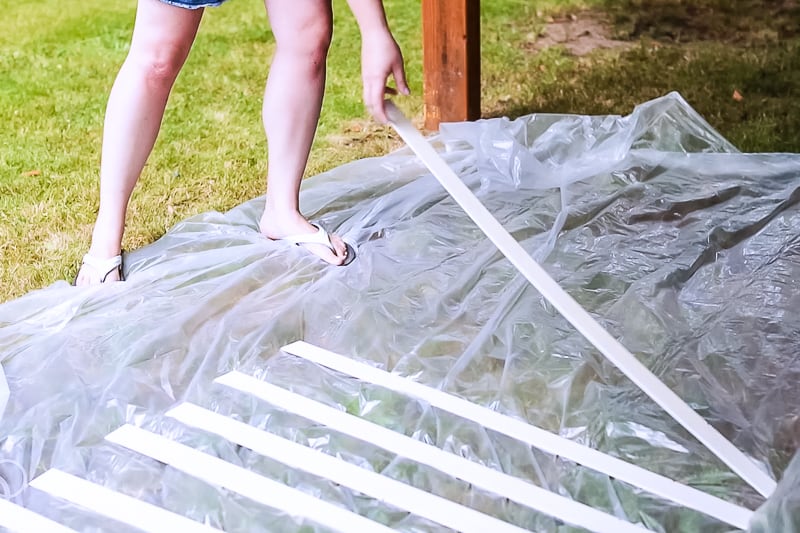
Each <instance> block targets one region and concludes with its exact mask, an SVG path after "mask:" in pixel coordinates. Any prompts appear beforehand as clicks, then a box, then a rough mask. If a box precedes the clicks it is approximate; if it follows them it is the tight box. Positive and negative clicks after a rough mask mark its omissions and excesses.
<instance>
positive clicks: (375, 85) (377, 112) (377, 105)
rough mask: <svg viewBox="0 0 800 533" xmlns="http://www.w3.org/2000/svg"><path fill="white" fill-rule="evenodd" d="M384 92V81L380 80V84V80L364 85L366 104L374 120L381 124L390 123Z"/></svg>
mask: <svg viewBox="0 0 800 533" xmlns="http://www.w3.org/2000/svg"><path fill="white" fill-rule="evenodd" d="M384 91H385V84H384V80H380V82H378V80H370V81H368V82H367V83H365V84H364V102H365V103H366V104H367V108H368V109H369V112H370V113H371V114H372V116H373V118H375V120H377V121H378V122H380V123H381V124H386V123H387V122H388V121H389V120H388V118H387V117H386V109H384V104H383V95H384Z"/></svg>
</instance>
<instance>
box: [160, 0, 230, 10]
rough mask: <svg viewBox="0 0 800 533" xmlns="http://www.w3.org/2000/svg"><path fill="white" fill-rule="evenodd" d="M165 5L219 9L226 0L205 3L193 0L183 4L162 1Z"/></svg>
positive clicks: (168, 0) (167, 0) (171, 0)
mask: <svg viewBox="0 0 800 533" xmlns="http://www.w3.org/2000/svg"><path fill="white" fill-rule="evenodd" d="M160 1H161V2H163V3H165V4H169V5H171V6H176V7H182V8H184V9H200V8H202V7H219V6H221V5H222V4H223V3H224V2H226V0H217V1H209V0H206V1H205V2H203V1H199V2H193V1H191V0H187V1H184V2H182V1H181V0H160Z"/></svg>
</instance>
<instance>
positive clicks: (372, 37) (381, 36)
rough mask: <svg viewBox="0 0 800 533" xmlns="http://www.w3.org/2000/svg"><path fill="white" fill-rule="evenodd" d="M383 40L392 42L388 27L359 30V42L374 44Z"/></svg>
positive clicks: (392, 38)
mask: <svg viewBox="0 0 800 533" xmlns="http://www.w3.org/2000/svg"><path fill="white" fill-rule="evenodd" d="M385 40H392V41H394V37H392V34H391V32H390V31H389V28H388V26H381V27H375V26H370V27H369V28H366V29H362V30H361V41H362V42H364V43H374V42H380V41H385Z"/></svg>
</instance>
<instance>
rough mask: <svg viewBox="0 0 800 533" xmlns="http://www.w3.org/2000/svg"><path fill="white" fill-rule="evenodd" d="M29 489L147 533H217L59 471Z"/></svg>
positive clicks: (39, 478)
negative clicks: (177, 532)
mask: <svg viewBox="0 0 800 533" xmlns="http://www.w3.org/2000/svg"><path fill="white" fill-rule="evenodd" d="M30 486H31V487H33V488H35V489H38V490H41V491H43V492H46V493H48V494H50V495H52V496H55V497H57V498H61V499H62V500H67V501H69V502H72V503H74V504H75V505H79V506H81V507H84V508H86V509H89V510H90V511H93V512H95V513H97V514H100V515H103V516H107V517H109V518H112V519H114V520H117V521H118V522H123V523H125V524H128V525H130V526H133V527H135V528H137V529H141V530H142V531H146V532H148V533H172V532H174V531H185V532H187V533H211V532H213V531H219V530H218V529H215V528H213V527H210V526H207V525H205V524H201V523H199V522H195V521H194V520H190V519H188V518H186V517H183V516H181V515H178V514H175V513H173V512H170V511H167V510H166V509H163V508H161V507H157V506H155V505H153V504H150V503H147V502H143V501H141V500H137V499H136V498H133V497H131V496H128V495H126V494H122V493H119V492H116V491H113V490H111V489H109V488H107V487H103V486H102V485H98V484H96V483H92V482H91V481H87V480H85V479H81V478H79V477H77V476H73V475H72V474H68V473H66V472H64V471H62V470H58V469H50V470H48V471H47V472H45V473H44V474H42V475H40V476H39V477H37V478H35V479H34V480H33V481H31V483H30Z"/></svg>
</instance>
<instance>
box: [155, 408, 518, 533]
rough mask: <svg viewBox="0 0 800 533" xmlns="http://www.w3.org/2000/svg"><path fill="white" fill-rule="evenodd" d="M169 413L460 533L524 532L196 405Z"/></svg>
mask: <svg viewBox="0 0 800 533" xmlns="http://www.w3.org/2000/svg"><path fill="white" fill-rule="evenodd" d="M167 416H169V417H172V418H175V419H176V420H178V421H180V422H182V423H184V424H186V425H187V426H192V427H195V428H198V429H202V430H203V431H207V432H209V433H214V434H216V435H219V436H220V437H223V438H225V439H227V440H228V441H230V442H233V443H236V444H238V445H240V446H244V447H245V448H249V449H251V450H253V451H254V452H256V453H258V454H261V455H263V456H265V457H270V458H272V459H275V460H276V461H280V462H281V463H283V464H286V465H288V466H290V467H292V468H296V469H298V470H303V471H305V472H309V473H311V474H314V475H316V476H320V477H324V478H326V479H329V480H331V481H333V482H335V483H338V484H340V485H342V486H345V487H348V488H350V489H353V490H356V491H358V492H361V493H362V494H366V495H367V496H370V497H372V498H375V499H376V500H380V501H383V502H386V503H387V504H389V505H393V506H395V507H398V508H400V509H404V510H406V511H409V512H410V513H412V514H415V515H417V516H421V517H423V518H427V519H428V520H432V521H434V522H437V523H439V524H442V525H443V526H446V527H448V528H451V529H454V530H456V531H462V532H464V533H485V532H486V531H491V532H493V533H522V532H524V531H526V530H524V529H520V528H518V527H516V526H513V525H511V524H508V523H506V522H503V521H501V520H498V519H497V518H494V517H491V516H488V515H485V514H483V513H480V512H478V511H476V510H474V509H471V508H469V507H464V506H463V505H459V504H457V503H454V502H452V501H450V500H447V499H445V498H441V497H439V496H435V495H433V494H430V493H427V492H425V491H422V490H419V489H416V488H414V487H411V486H409V485H406V484H405V483H401V482H399V481H396V480H394V479H391V478H388V477H386V476H382V475H380V474H377V473H375V472H371V471H369V470H366V469H364V468H360V467H358V466H356V465H353V464H350V463H348V462H346V461H344V460H343V459H339V458H337V457H333V456H330V455H328V454H325V453H323V452H321V451H318V450H312V449H311V448H308V447H306V446H303V445H302V444H298V443H296V442H292V441H290V440H287V439H284V438H282V437H279V436H277V435H273V434H271V433H267V432H265V431H261V430H259V429H257V428H254V427H253V426H250V425H247V424H245V423H243V422H239V421H237V420H233V419H231V418H228V417H226V416H223V415H220V414H218V413H215V412H213V411H209V410H208V409H203V408H202V407H199V406H197V405H193V404H190V403H184V404H181V405H179V406H178V407H175V408H174V409H172V410H170V411H169V412H167Z"/></svg>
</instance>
